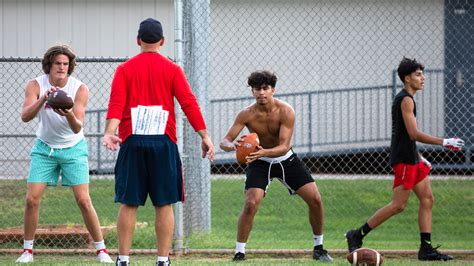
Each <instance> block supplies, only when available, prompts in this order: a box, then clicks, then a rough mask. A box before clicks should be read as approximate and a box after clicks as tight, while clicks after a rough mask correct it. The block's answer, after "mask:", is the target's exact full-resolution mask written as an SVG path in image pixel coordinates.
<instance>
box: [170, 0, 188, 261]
mask: <svg viewBox="0 0 474 266" xmlns="http://www.w3.org/2000/svg"><path fill="white" fill-rule="evenodd" d="M174 10H175V24H174V27H175V30H174V31H175V46H174V47H175V48H174V49H175V50H174V56H175V60H176V63H177V64H179V65H180V66H181V67H183V2H182V1H181V0H175V1H174ZM176 106H177V107H176V108H175V109H176V125H177V127H176V130H177V134H178V150H179V153H180V154H181V156H183V155H184V153H183V141H184V139H183V136H184V134H183V132H184V130H183V123H184V121H183V113H182V111H181V110H180V108H179V107H178V105H176ZM184 167H185V168H186V165H185V166H184ZM174 212H175V236H174V246H173V252H174V253H175V254H181V253H183V239H184V227H183V224H184V222H183V218H184V217H183V204H182V203H181V202H177V203H176V204H175V208H174Z"/></svg>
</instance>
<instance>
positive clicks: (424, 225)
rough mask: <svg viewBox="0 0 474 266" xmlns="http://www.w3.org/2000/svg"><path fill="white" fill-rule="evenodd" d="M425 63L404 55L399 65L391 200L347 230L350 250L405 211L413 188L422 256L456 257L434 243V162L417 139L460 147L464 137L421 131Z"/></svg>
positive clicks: (391, 155)
mask: <svg viewBox="0 0 474 266" xmlns="http://www.w3.org/2000/svg"><path fill="white" fill-rule="evenodd" d="M423 69H424V66H423V65H422V64H420V63H419V62H417V61H416V60H415V59H413V60H412V59H408V58H403V60H402V61H401V62H400V65H399V66H398V69H397V71H398V76H399V77H400V79H401V80H402V82H403V84H404V89H403V90H402V91H400V92H399V93H398V94H397V95H396V96H395V99H394V100H393V104H392V141H391V145H390V165H391V166H392V168H393V170H394V174H395V179H394V181H393V190H392V191H393V196H392V201H391V202H390V203H389V204H387V205H385V206H384V207H382V208H380V209H379V210H378V211H376V212H375V213H374V214H373V215H372V217H370V218H369V220H368V221H367V222H366V223H365V224H364V225H362V226H361V227H360V228H359V229H356V230H350V231H348V232H347V233H346V239H347V244H348V248H349V252H352V251H354V250H355V249H357V248H360V247H361V246H362V239H363V238H364V237H365V236H366V235H367V234H368V233H369V232H370V230H372V229H374V228H376V227H377V226H379V225H381V224H382V223H383V222H385V221H386V220H388V219H389V218H390V217H392V216H393V215H395V214H398V213H400V212H402V211H403V210H404V209H405V206H406V204H407V202H408V198H409V197H410V193H411V191H412V190H413V192H415V194H416V196H417V197H418V200H419V201H420V208H419V213H418V217H419V218H418V224H419V228H420V238H421V246H420V250H419V251H418V259H419V260H445V261H446V260H452V259H453V257H451V256H449V255H445V254H441V253H439V252H438V251H437V250H436V248H433V247H432V246H431V217H432V208H433V192H432V190H431V185H430V180H429V178H426V177H427V176H428V174H429V171H430V169H431V164H430V163H429V162H428V161H427V160H426V159H425V158H423V157H422V156H421V155H420V154H419V153H418V150H417V148H416V141H419V142H422V143H426V144H434V145H443V146H444V147H447V148H449V149H451V150H455V151H459V150H460V149H461V148H462V146H463V145H464V141H462V140H461V139H458V138H450V139H442V138H438V137H434V136H431V135H428V134H426V133H423V132H421V131H420V130H419V129H418V128H417V125H416V105H415V101H414V100H413V96H414V95H415V93H416V92H417V91H421V90H422V89H423V87H424V81H425V76H424V75H423Z"/></svg>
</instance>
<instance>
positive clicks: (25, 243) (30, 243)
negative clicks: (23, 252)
mask: <svg viewBox="0 0 474 266" xmlns="http://www.w3.org/2000/svg"><path fill="white" fill-rule="evenodd" d="M33 241H34V240H23V249H31V250H33Z"/></svg>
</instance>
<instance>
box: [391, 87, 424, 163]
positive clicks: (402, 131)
mask: <svg viewBox="0 0 474 266" xmlns="http://www.w3.org/2000/svg"><path fill="white" fill-rule="evenodd" d="M405 97H410V98H411V99H412V101H413V105H414V108H413V114H414V115H415V117H416V104H415V100H413V97H412V96H411V95H410V94H409V93H408V92H407V91H406V90H402V91H400V92H399V93H398V94H397V95H396V96H395V99H394V100H393V103H392V141H391V144H390V165H392V166H393V165H394V164H396V163H406V164H417V163H418V162H419V161H420V157H419V155H418V149H417V148H416V141H414V140H411V139H410V136H409V135H408V132H407V128H406V127H405V123H404V122H403V116H402V108H401V106H402V100H403V99H404V98H405Z"/></svg>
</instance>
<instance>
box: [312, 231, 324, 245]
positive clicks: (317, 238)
mask: <svg viewBox="0 0 474 266" xmlns="http://www.w3.org/2000/svg"><path fill="white" fill-rule="evenodd" d="M313 240H314V246H319V245H322V244H323V235H314V234H313Z"/></svg>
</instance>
